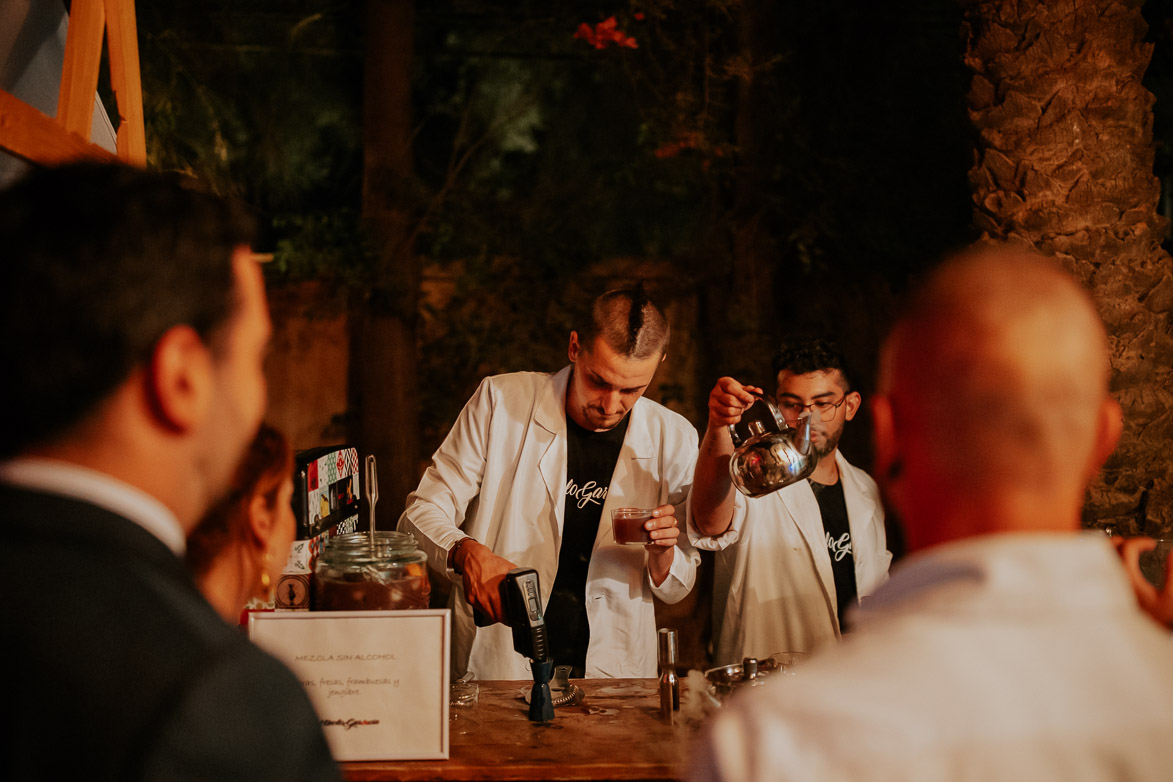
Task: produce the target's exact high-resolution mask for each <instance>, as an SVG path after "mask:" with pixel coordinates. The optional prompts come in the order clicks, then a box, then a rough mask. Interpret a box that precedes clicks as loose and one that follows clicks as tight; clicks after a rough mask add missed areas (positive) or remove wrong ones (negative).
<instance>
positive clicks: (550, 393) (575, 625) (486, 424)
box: [399, 284, 699, 679]
mask: <svg viewBox="0 0 1173 782" xmlns="http://www.w3.org/2000/svg"><path fill="white" fill-rule="evenodd" d="M668 336H669V329H668V323H667V321H666V320H665V318H664V315H663V313H662V312H661V311H660V309H659V308H658V307H657V306H656V305H655V304H654V303H652V302H651V301H650V300H649V299H648V298H647V295H646V294H645V293H644V291H643V286H642V284H641V285H639V286H636V287H635V288H633V289H625V290H617V291H610V292H608V293H605V294H603V295H602V296H600V297H599V298H598V299H596V301H595V302H594V305H593V307H592V312H591V317H590V318H589V320H588V322H587V323H585V324H583V327H582V328H581V329H579V330H577V331H573V332H571V334H570V347H569V355H570V366H568V367H566V368H564V369H563V370H561V371H560V372H558V373H556V374H553V375H551V374H546V373H537V372H517V373H512V374H506V375H498V376H494V377H489V378H486V379H485V380H484V381H482V383H481V385H480V387H479V388H478V389H477V391H476V393H475V394H474V395H473V397H472V399H470V400H469V402H468V403H467V404H466V405H465V407H464V409H463V410H462V411H461V413H460V416H459V418H457V420H456V423H455V424H454V425H453V427H452V430H451V432H449V434H448V437H447V438H446V439H445V441H444V443H443V444H442V445H441V446H440V448H439V450H438V451H437V452H436V453H435V455H434V456H433V458H432V463H431V465H430V466H429V467H428V469H427V471H426V472H425V473H424V476H423V478H422V480H421V481H420V484H419V486H418V487H417V489H416V490H415V492H413V493H412V494H411V495H409V496H408V501H407V510H406V511H404V513H403V515H402V517H400V520H399V529H400V530H403V531H407V532H411V533H412V534H414V535H415V537H416V540H417V541H418V542H419V545H420V546H421V547H422V548H423V549H424V551H426V552H427V554H428V558H429V562H430V563H431V566H432V568H433V569H434V570H436V571H437V572H439V573H442V574H445V575H446V576H447V577H448V578H449V579H451V580H452V581H453V582H454V586H453V590H452V595H451V600H450V605H451V607H452V609H453V638H452V672H453V674H454V675H457V676H459V675H462V674H463V673H465V672H466V671H472V672H473V673H474V674H475V675H476V676H477V678H480V679H527V678H529V677H530V672H529V670H528V663H527V661H526V660H525V658H523V657H522V656H521V655H519V654H517V653H516V652H515V651H514V649H513V638H512V634H511V631H510V629H509V628H508V627H506V626H505V625H503V624H499V622H500V621H501V620H502V618H503V614H502V606H501V601H500V597H499V592H498V587H499V585H500V583H501V582H502V580H503V579H504V576H505V574H506V573H507V572H508V571H509V570H511V569H513V568H515V567H532V568H534V569H536V570H537V572H538V576H539V580H540V584H541V590H542V600H543V603H544V605H545V613H546V623H547V627H548V629H549V632H550V636H551V647H552V652H553V657H554V662H555V663H556V664H567V665H571V666H572V668H573V669H574V671H573V672H572V675H575V676H583V675H585V676H588V677H604V676H612V677H649V676H655V675H656V662H657V661H656V624H655V610H654V605H653V602H652V596H653V595H655V596H657V597H659V598H660V599H661V600H663V601H665V602H668V603H674V602H677V601H679V600H681V599H682V598H683V597H685V596H686V595H687V594H688V593H689V591H691V589H692V587H693V584H694V582H695V580H696V566H697V562H698V561H699V557H698V555H697V554H696V551H695V550H694V549H693V548H692V546H691V545H690V544H689V543H688V540H687V538H685V537H684V536H682V535H680V530H679V527H678V524H677V511H678V510H679V511H680V512H683V505H684V502H685V498H686V497H687V494H688V489H689V485H690V483H691V481H692V472H693V466H694V463H695V460H696V453H697V433H696V430H695V429H694V428H693V426H692V424H690V423H689V422H688V421H687V420H686V419H685V418H684V417H682V416H680V415H679V414H677V413H674V412H672V411H671V410H668V409H667V408H665V407H663V406H661V405H659V404H657V403H655V402H652V401H650V400H648V399H644V398H643V393H644V391H645V390H646V389H647V387H648V385H649V384H650V383H651V381H652V377H653V375H654V374H655V371H656V369H657V368H658V367H659V365H660V363H661V361H662V360H663V358H664V354H665V351H666V350H667V346H668ZM620 507H638V508H647V509H655V513H654V518H652V519H650V520H649V521H647V522H646V523H645V525H644V527H645V529H646V530H648V531H649V534H650V538H651V542H650V543H648V544H646V545H633V544H626V545H624V544H619V543H616V541H615V534H614V531H613V529H612V524H611V511H612V510H613V509H614V508H620ZM474 608H475V609H476V610H477V611H478V612H480V613H481V614H483V615H484V616H486V617H488V618H489V619H490V620H491V621H494V622H498V623H497V624H491V625H489V626H481V627H478V626H477V625H476V624H475V623H474V619H473V609H474Z"/></svg>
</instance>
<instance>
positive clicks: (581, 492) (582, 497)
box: [566, 478, 609, 508]
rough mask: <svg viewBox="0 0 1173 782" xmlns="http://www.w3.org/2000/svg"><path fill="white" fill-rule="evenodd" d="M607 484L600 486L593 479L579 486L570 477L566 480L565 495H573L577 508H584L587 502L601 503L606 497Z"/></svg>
mask: <svg viewBox="0 0 1173 782" xmlns="http://www.w3.org/2000/svg"><path fill="white" fill-rule="evenodd" d="M608 488H609V487H607V486H600V485H599V484H597V483H595V482H594V481H587V482H586V484H585V485H584V486H579V485H578V484H576V483H575V482H574V479H573V478H571V479H570V480H569V481H567V482H566V496H567V497H573V498H574V499H575V500H576V501H577V503H578V507H579V508H585V507H586V506H587V505H589V504H593V505H602V504H603V501H604V500H606V499H607V489H608Z"/></svg>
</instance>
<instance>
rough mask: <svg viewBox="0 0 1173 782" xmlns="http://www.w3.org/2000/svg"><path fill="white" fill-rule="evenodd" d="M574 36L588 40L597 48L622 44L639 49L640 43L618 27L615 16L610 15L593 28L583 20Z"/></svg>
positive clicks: (625, 46) (628, 47)
mask: <svg viewBox="0 0 1173 782" xmlns="http://www.w3.org/2000/svg"><path fill="white" fill-rule="evenodd" d="M574 37H575V38H577V39H579V40H583V41H586V42H587V43H589V44H590V45H591V46H593V47H595V48H596V49H606V48H607V47H608V46H622V47H624V48H627V49H638V48H639V44H637V43H636V42H635V39H634V38H632V37H631V36H630V35H627V34H625V33H624V32H623V31H622V30H620V29H619V28H618V22H616V21H615V17H614V16H609V17H607V18H606V19H604V20H603V21H601V22H599V23H598V24H596V25H595V26H594V27H593V28H592V27H591V26H590V25H589V24H587V23H586V22H583V23H582V24H580V25H579V26H578V30H576V31H575V33H574Z"/></svg>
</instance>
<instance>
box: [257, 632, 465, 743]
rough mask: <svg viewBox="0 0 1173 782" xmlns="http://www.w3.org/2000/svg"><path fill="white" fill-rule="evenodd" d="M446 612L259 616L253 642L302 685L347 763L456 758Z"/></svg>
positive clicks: (328, 735) (324, 730) (327, 733)
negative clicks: (452, 754)
mask: <svg viewBox="0 0 1173 782" xmlns="http://www.w3.org/2000/svg"><path fill="white" fill-rule="evenodd" d="M449 622H450V614H449V612H448V611H447V610H434V609H433V610H421V611H318V612H309V613H259V614H253V615H251V616H250V617H249V627H248V629H249V637H250V638H252V640H253V641H254V642H255V643H256V644H257V645H258V646H260V647H262V648H263V649H265V650H266V651H268V652H269V653H271V654H273V655H274V656H275V657H277V658H278V659H280V660H282V661H283V662H284V663H285V664H286V665H288V666H289V668H290V669H291V670H292V671H293V672H294V674H296V676H297V678H298V679H300V680H301V683H302V685H303V686H304V687H305V688H306V692H308V693H309V696H310V699H311V700H312V701H313V703H314V707H315V708H316V709H317V712H318V717H319V718H320V719H321V721H322V730H323V732H325V734H326V739H327V740H328V741H329V743H330V750H331V752H333V753H334V757H335V759H337V760H340V761H347V760H437V759H439V760H446V759H447V758H448V637H449V632H450V624H449Z"/></svg>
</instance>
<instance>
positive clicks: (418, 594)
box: [310, 531, 431, 611]
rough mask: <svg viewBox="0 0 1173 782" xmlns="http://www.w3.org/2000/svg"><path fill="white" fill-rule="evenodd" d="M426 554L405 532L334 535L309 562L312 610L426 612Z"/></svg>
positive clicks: (428, 591)
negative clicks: (419, 609) (421, 609)
mask: <svg viewBox="0 0 1173 782" xmlns="http://www.w3.org/2000/svg"><path fill="white" fill-rule="evenodd" d="M430 593H431V586H430V584H429V583H428V562H427V555H425V554H424V552H422V551H420V549H419V548H418V547H417V546H416V543H415V538H414V537H412V535H411V533H408V532H397V531H377V532H375V534H374V538H373V539H372V537H371V535H370V534H369V533H366V532H352V533H349V534H345V535H336V536H335V537H333V538H329V539H328V540H327V541H326V545H325V547H324V548H323V549H322V552H321V553H320V554H319V555H318V558H317V561H316V562H315V563H314V578H313V585H312V589H311V599H310V610H312V611H371V610H401V609H407V608H427V607H428V597H429V595H430Z"/></svg>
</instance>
